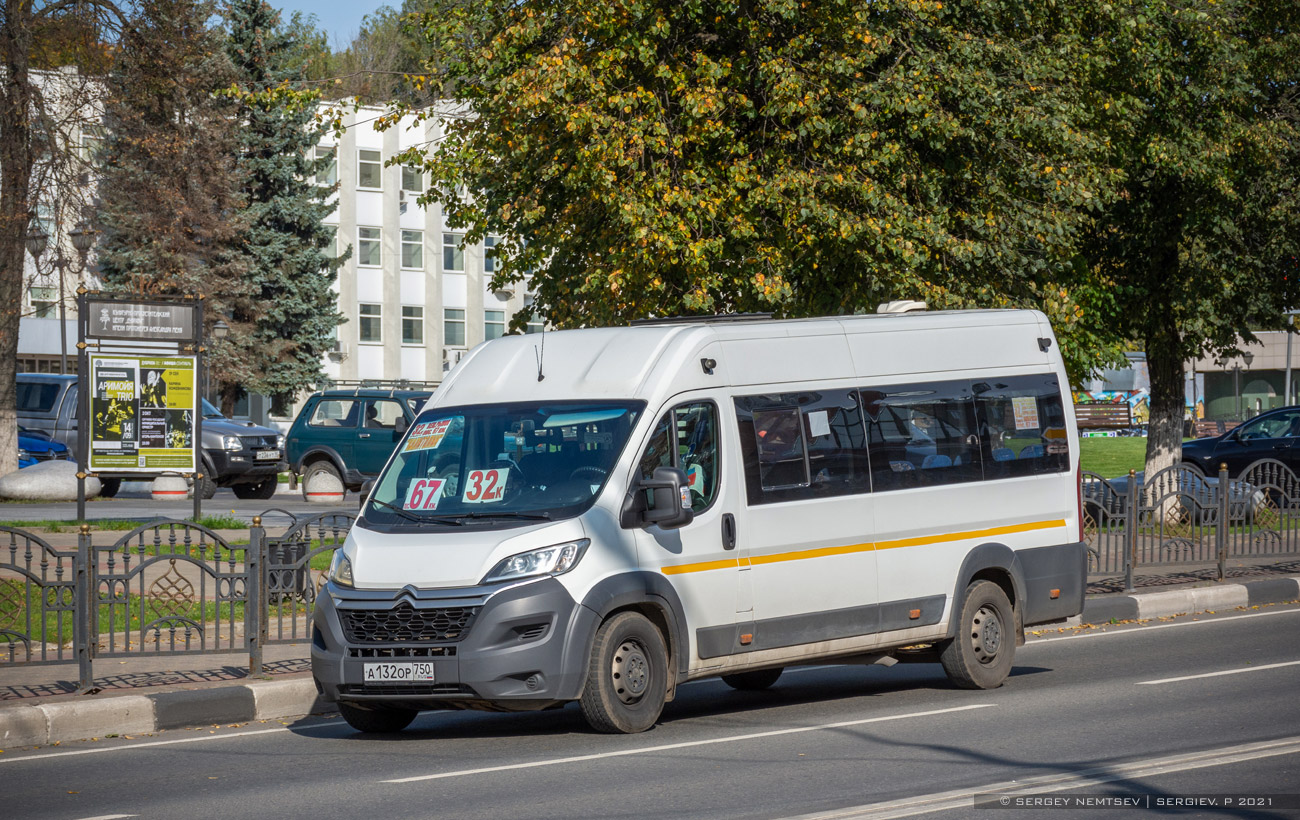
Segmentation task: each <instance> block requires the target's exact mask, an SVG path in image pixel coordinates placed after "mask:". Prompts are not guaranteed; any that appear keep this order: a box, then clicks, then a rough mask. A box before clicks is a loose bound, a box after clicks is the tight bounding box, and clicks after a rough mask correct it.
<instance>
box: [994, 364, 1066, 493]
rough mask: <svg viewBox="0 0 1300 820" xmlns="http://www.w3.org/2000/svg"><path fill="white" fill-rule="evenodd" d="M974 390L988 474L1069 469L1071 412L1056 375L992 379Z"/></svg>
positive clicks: (1021, 473)
mask: <svg viewBox="0 0 1300 820" xmlns="http://www.w3.org/2000/svg"><path fill="white" fill-rule="evenodd" d="M973 388H974V392H975V403H976V406H977V408H978V413H979V423H980V441H981V449H982V452H983V455H984V477H985V478H1010V477H1013V476H1025V475H1037V474H1040V473H1059V472H1064V471H1065V470H1068V469H1069V466H1070V464H1069V461H1070V455H1069V453H1070V450H1069V444H1068V442H1067V441H1066V432H1065V410H1064V407H1063V405H1062V400H1061V389H1060V386H1059V385H1058V384H1057V381H1056V377H1055V376H1052V375H1042V376H1012V377H1009V378H1002V379H990V380H987V381H979V382H976V383H975V384H974V385H973Z"/></svg>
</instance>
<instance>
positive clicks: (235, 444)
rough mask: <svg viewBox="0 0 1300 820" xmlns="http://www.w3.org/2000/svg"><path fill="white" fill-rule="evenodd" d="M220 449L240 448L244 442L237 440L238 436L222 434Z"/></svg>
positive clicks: (242, 447)
mask: <svg viewBox="0 0 1300 820" xmlns="http://www.w3.org/2000/svg"><path fill="white" fill-rule="evenodd" d="M221 449H223V450H242V449H244V442H242V441H240V440H239V436H222V437H221Z"/></svg>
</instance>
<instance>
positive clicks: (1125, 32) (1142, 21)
mask: <svg viewBox="0 0 1300 820" xmlns="http://www.w3.org/2000/svg"><path fill="white" fill-rule="evenodd" d="M1090 23H1091V24H1092V25H1093V26H1094V31H1093V34H1094V36H1093V38H1092V42H1093V43H1094V44H1095V50H1093V51H1092V53H1091V55H1090V57H1091V59H1090V60H1089V62H1088V63H1086V64H1083V65H1081V72H1080V73H1081V81H1082V82H1085V83H1086V84H1088V85H1089V86H1091V87H1093V88H1095V89H1096V99H1097V102H1098V105H1099V108H1100V109H1101V110H1103V111H1105V112H1106V113H1105V116H1104V117H1103V119H1102V120H1101V121H1100V122H1099V123H1097V125H1096V127H1097V128H1098V129H1099V134H1104V135H1105V137H1106V144H1107V147H1108V154H1107V162H1108V163H1110V164H1111V165H1112V166H1113V167H1114V168H1116V169H1117V170H1118V171H1119V172H1120V173H1121V175H1122V176H1121V183H1120V186H1119V189H1118V195H1117V196H1116V197H1115V199H1114V200H1113V201H1112V202H1111V203H1110V205H1109V207H1108V208H1106V210H1105V211H1104V212H1103V213H1102V214H1101V217H1100V219H1099V220H1098V221H1097V223H1096V229H1095V231H1094V232H1093V233H1092V235H1091V238H1090V241H1089V242H1088V243H1086V245H1085V252H1086V256H1087V258H1088V260H1089V263H1090V264H1091V265H1092V266H1093V270H1094V271H1095V273H1096V275H1097V276H1098V277H1099V280H1098V287H1099V289H1101V290H1104V291H1106V292H1109V293H1111V294H1113V299H1114V301H1113V304H1112V305H1111V306H1110V309H1109V310H1108V311H1107V313H1106V318H1107V321H1108V323H1109V324H1110V327H1111V329H1112V331H1113V332H1114V333H1115V334H1116V335H1117V336H1119V337H1121V338H1130V339H1134V340H1137V341H1138V342H1139V343H1140V344H1141V345H1142V346H1143V348H1144V349H1145V350H1146V355H1147V367H1148V370H1149V372H1150V376H1151V417H1150V423H1149V427H1148V432H1149V435H1148V438H1147V455H1146V470H1147V474H1148V475H1153V474H1154V473H1155V472H1157V471H1158V470H1160V469H1163V468H1165V467H1168V466H1171V465H1173V464H1175V463H1177V462H1178V461H1179V459H1180V456H1181V448H1182V430H1183V419H1184V402H1185V399H1184V365H1185V362H1187V361H1188V360H1189V359H1195V358H1199V357H1201V356H1210V357H1218V356H1225V355H1226V356H1231V355H1235V352H1236V350H1237V346H1238V344H1239V341H1238V339H1239V337H1240V338H1242V339H1245V340H1247V341H1251V340H1253V339H1254V336H1253V335H1252V333H1251V328H1252V327H1254V328H1261V327H1263V328H1269V327H1274V328H1280V327H1282V318H1283V314H1284V313H1285V311H1286V310H1287V309H1288V308H1294V307H1297V306H1300V276H1298V274H1300V271H1297V268H1296V259H1297V256H1298V255H1300V190H1298V185H1300V175H1298V174H1297V169H1300V117H1298V116H1297V115H1298V114H1300V110H1298V109H1297V101H1298V99H1300V97H1298V95H1300V27H1298V24H1300V7H1298V6H1297V5H1296V4H1295V3H1293V2H1289V0H1263V2H1260V0H1192V1H1191V2H1182V1H1181V0H1180V2H1176V3H1175V2H1150V1H1149V0H1142V2H1131V3H1120V4H1109V5H1106V6H1104V7H1098V9H1097V10H1096V12H1095V17H1092V18H1091V20H1090Z"/></svg>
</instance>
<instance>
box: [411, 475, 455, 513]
mask: <svg viewBox="0 0 1300 820" xmlns="http://www.w3.org/2000/svg"><path fill="white" fill-rule="evenodd" d="M444 483H445V482H444V480H443V479H441V478H417V479H416V480H415V481H412V482H411V486H410V487H407V488H406V501H405V502H403V503H402V509H404V510H436V509H438V499H440V498H442V485H443V484H444Z"/></svg>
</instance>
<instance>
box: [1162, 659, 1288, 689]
mask: <svg viewBox="0 0 1300 820" xmlns="http://www.w3.org/2000/svg"><path fill="white" fill-rule="evenodd" d="M1282 666H1300V661H1287V662H1286V663H1267V664H1263V665H1261V666H1246V667H1242V668H1241V669H1226V670H1224V671H1222V672H1206V673H1204V674H1201V675H1183V676H1182V677H1181V678H1161V679H1160V680H1140V681H1138V682H1137V685H1138V686H1155V685H1156V684H1158V683H1177V682H1178V681H1183V680H1198V679H1200V678H1217V677H1219V676H1221V675H1240V674H1241V673H1242V672H1258V671H1260V670H1261V669H1277V668H1279V667H1282Z"/></svg>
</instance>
